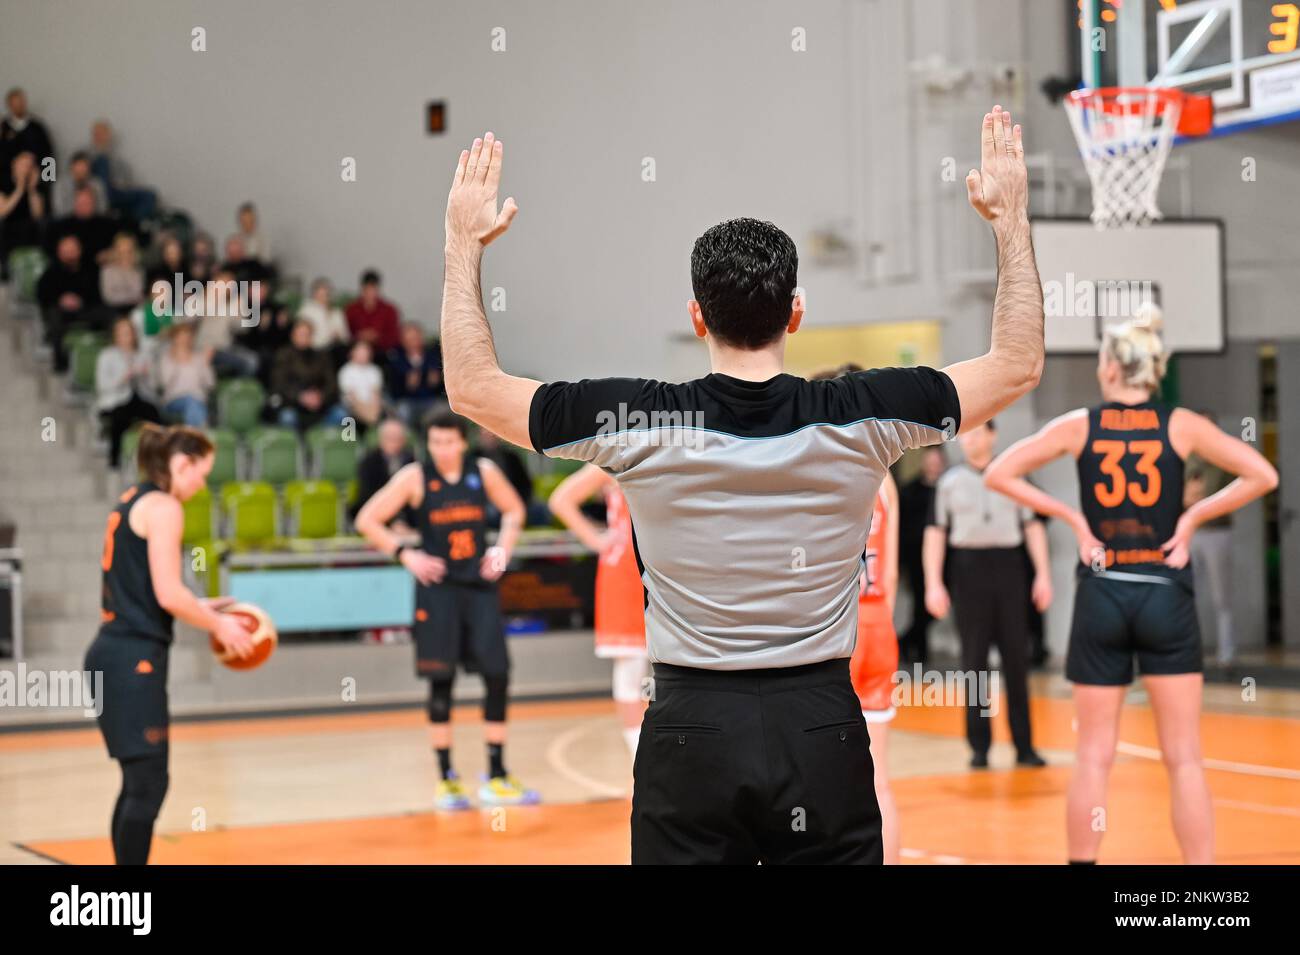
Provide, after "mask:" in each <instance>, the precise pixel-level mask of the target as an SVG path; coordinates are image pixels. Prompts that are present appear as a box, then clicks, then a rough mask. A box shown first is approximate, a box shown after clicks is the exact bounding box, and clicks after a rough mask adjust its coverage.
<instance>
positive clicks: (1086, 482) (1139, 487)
mask: <svg viewBox="0 0 1300 955" xmlns="http://www.w3.org/2000/svg"><path fill="white" fill-rule="evenodd" d="M1172 413H1173V408H1171V407H1169V406H1168V405H1165V404H1162V403H1160V402H1154V401H1148V402H1144V403H1142V404H1137V405H1124V404H1118V403H1116V402H1109V403H1106V404H1102V405H1098V406H1096V407H1094V408H1090V409H1088V438H1087V441H1086V442H1085V443H1084V446H1083V451H1082V452H1081V453H1080V455H1079V461H1078V467H1079V494H1080V497H1081V498H1082V500H1083V516H1084V517H1085V518H1087V520H1088V526H1089V527H1090V528H1091V529H1092V533H1093V534H1094V535H1095V536H1096V537H1097V539H1098V540H1099V541H1101V542H1102V544H1104V545H1105V547H1106V568H1107V569H1108V570H1124V569H1125V568H1134V569H1139V570H1143V571H1146V572H1148V573H1149V572H1151V571H1152V570H1154V569H1157V568H1158V569H1159V570H1160V572H1161V573H1162V574H1168V573H1172V572H1171V571H1170V569H1169V568H1168V567H1166V566H1165V563H1164V559H1165V555H1164V552H1163V551H1162V550H1161V549H1160V546H1161V545H1162V544H1163V543H1164V542H1165V541H1167V540H1169V538H1170V537H1172V536H1173V535H1174V530H1175V528H1176V527H1177V526H1178V518H1179V517H1181V516H1182V513H1183V459H1182V458H1181V457H1179V456H1178V454H1177V452H1175V451H1174V449H1173V448H1172V447H1171V446H1170V444H1169V417H1170V415H1171V414H1172Z"/></svg>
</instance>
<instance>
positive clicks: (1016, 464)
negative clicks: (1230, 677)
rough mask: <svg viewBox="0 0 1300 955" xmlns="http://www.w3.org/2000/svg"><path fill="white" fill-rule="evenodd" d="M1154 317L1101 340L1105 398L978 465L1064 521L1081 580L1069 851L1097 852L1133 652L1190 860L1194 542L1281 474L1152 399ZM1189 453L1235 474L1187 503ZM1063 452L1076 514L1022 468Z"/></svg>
mask: <svg viewBox="0 0 1300 955" xmlns="http://www.w3.org/2000/svg"><path fill="white" fill-rule="evenodd" d="M1160 319H1161V316H1160V312H1159V309H1158V308H1156V307H1155V306H1151V305H1148V306H1144V307H1143V308H1142V309H1141V310H1140V311H1139V313H1138V315H1137V316H1136V317H1135V318H1134V319H1133V320H1132V321H1129V322H1126V323H1124V324H1122V325H1119V326H1116V327H1114V328H1112V329H1110V330H1109V331H1107V332H1106V334H1105V335H1104V337H1103V339H1102V345H1101V355H1100V360H1099V361H1098V363H1097V380H1098V381H1099V382H1100V384H1101V398H1102V402H1101V404H1099V405H1096V406H1094V407H1092V408H1080V409H1078V410H1076V411H1072V412H1070V413H1068V414H1065V415H1062V416H1061V417H1059V418H1057V419H1056V420H1054V421H1051V422H1049V423H1048V424H1047V425H1046V426H1045V427H1044V428H1043V430H1042V431H1040V432H1039V433H1038V434H1036V435H1034V436H1033V437H1030V438H1026V439H1025V440H1023V441H1021V442H1019V443H1018V444H1015V445H1013V446H1012V447H1010V448H1008V449H1007V450H1006V452H1004V453H1003V454H1002V455H1001V456H1000V457H999V458H998V459H997V460H996V461H994V462H993V463H992V464H990V465H989V467H988V470H987V471H986V472H985V482H986V483H987V485H988V486H989V487H990V488H993V489H994V490H997V491H1000V492H1002V493H1003V494H1007V495H1009V496H1011V497H1012V498H1014V499H1016V500H1017V501H1019V502H1021V503H1022V504H1025V505H1027V506H1028V507H1031V508H1033V509H1034V510H1036V511H1038V512H1039V513H1041V514H1047V515H1050V516H1052V517H1058V518H1060V519H1061V520H1063V521H1065V522H1066V523H1068V524H1069V525H1070V527H1071V528H1073V530H1074V533H1075V536H1076V537H1077V538H1078V541H1079V557H1080V561H1081V562H1080V565H1079V585H1078V590H1077V593H1076V596H1075V603H1074V622H1073V626H1072V628H1071V631H1070V646H1069V651H1068V654H1067V659H1066V667H1065V673H1066V677H1067V678H1068V679H1069V680H1070V682H1071V683H1073V684H1074V700H1075V706H1076V709H1077V711H1078V727H1079V729H1078V732H1079V740H1078V755H1077V760H1076V762H1075V770H1074V776H1073V778H1072V779H1071V782H1070V789H1069V795H1068V799H1067V806H1066V813H1067V820H1066V827H1067V837H1068V841H1069V851H1070V859H1071V861H1073V862H1080V863H1091V862H1095V861H1096V857H1097V850H1098V848H1099V846H1100V844H1101V836H1102V832H1103V831H1104V829H1105V826H1104V824H1102V825H1098V822H1099V819H1100V818H1102V817H1099V816H1098V813H1103V814H1104V812H1105V804H1106V783H1107V777H1108V776H1109V773H1110V767H1111V763H1112V761H1113V759H1114V756H1115V746H1116V742H1117V739H1118V733H1119V718H1120V709H1121V707H1122V705H1123V702H1124V694H1125V692H1126V690H1127V687H1128V685H1129V683H1131V682H1132V679H1133V657H1134V656H1135V655H1136V657H1137V663H1138V672H1139V673H1140V674H1141V676H1142V679H1143V683H1144V684H1145V686H1146V690H1147V693H1148V694H1149V696H1150V698H1151V706H1152V709H1153V710H1154V711H1155V718H1156V731H1157V733H1158V735H1159V737H1160V749H1161V752H1162V754H1163V757H1164V762H1165V768H1166V770H1167V772H1168V773H1169V783H1170V791H1171V796H1172V815H1173V825H1174V832H1175V834H1176V835H1177V837H1178V842H1179V845H1180V846H1181V848H1182V853H1183V859H1184V861H1186V862H1188V863H1208V862H1210V861H1211V859H1212V857H1213V851H1214V825H1213V817H1212V810H1211V807H1210V792H1209V789H1208V787H1207V786H1206V783H1205V774H1204V771H1203V769H1202V767H1201V744H1200V726H1199V721H1200V705H1201V683H1202V677H1201V638H1200V633H1199V631H1198V628H1197V623H1196V603H1195V599H1194V596H1193V592H1192V576H1191V568H1190V567H1188V555H1189V546H1190V542H1191V539H1192V535H1193V534H1194V533H1195V532H1196V529H1197V528H1198V527H1200V526H1201V525H1202V524H1204V523H1205V522H1206V521H1209V520H1213V519H1214V518H1216V517H1219V516H1221V515H1223V514H1227V513H1229V512H1230V511H1234V510H1236V509H1237V508H1239V507H1242V506H1243V505H1245V504H1247V503H1248V502H1250V501H1253V500H1254V499H1255V498H1257V497H1260V496H1261V495H1263V494H1267V493H1268V492H1269V491H1270V490H1272V489H1273V488H1274V487H1276V486H1277V472H1276V471H1275V470H1274V469H1273V467H1272V465H1270V464H1269V463H1268V461H1266V460H1265V459H1264V457H1263V456H1262V455H1261V454H1260V453H1259V452H1258V451H1256V450H1255V449H1254V448H1252V447H1250V446H1249V445H1248V444H1246V443H1245V442H1243V441H1239V440H1237V439H1236V438H1233V437H1229V436H1228V435H1226V434H1224V433H1223V432H1222V431H1220V430H1219V429H1218V428H1217V427H1216V426H1215V425H1214V423H1213V422H1211V421H1210V420H1209V419H1207V418H1203V417H1201V416H1200V415H1198V414H1195V413H1193V412H1190V411H1188V410H1186V409H1184V408H1171V407H1169V406H1167V405H1164V404H1162V403H1160V402H1158V401H1155V400H1153V399H1152V397H1151V396H1152V393H1153V392H1154V391H1155V390H1156V388H1157V387H1158V386H1159V384H1160V379H1161V378H1162V377H1163V376H1164V373H1165V362H1166V354H1165V351H1164V345H1163V343H1162V341H1161V339H1160V334H1159V333H1160V324H1161V321H1160ZM1192 453H1195V454H1197V455H1199V456H1200V457H1201V458H1203V459H1204V460H1206V461H1208V462H1210V463H1211V464H1213V465H1215V466H1216V467H1220V468H1222V469H1223V470H1224V471H1227V472H1228V473H1230V474H1235V475H1237V478H1236V480H1234V481H1232V483H1230V484H1228V485H1227V486H1226V487H1224V488H1223V489H1222V490H1220V491H1219V492H1218V493H1217V494H1213V495H1211V496H1209V497H1207V498H1204V499H1203V500H1200V501H1198V502H1197V503H1195V504H1193V505H1192V506H1191V507H1189V508H1187V509H1186V510H1183V461H1184V459H1185V458H1186V457H1187V456H1188V455H1189V454H1192ZM1063 454H1068V455H1071V456H1072V457H1074V458H1075V459H1076V460H1077V462H1078V473H1079V492H1080V496H1081V498H1082V509H1081V511H1080V510H1075V509H1074V508H1073V507H1070V506H1069V505H1067V504H1065V503H1063V502H1061V501H1057V500H1054V499H1053V498H1052V497H1050V496H1049V495H1047V494H1046V493H1044V492H1043V491H1040V490H1038V489H1036V488H1035V487H1034V486H1033V485H1031V484H1030V483H1029V482H1028V481H1026V480H1025V478H1024V476H1025V475H1026V474H1028V473H1030V472H1031V471H1034V470H1037V469H1038V468H1040V467H1042V466H1043V465H1045V464H1046V463H1047V462H1049V461H1051V460H1053V459H1054V458H1057V457H1060V456H1061V455H1063Z"/></svg>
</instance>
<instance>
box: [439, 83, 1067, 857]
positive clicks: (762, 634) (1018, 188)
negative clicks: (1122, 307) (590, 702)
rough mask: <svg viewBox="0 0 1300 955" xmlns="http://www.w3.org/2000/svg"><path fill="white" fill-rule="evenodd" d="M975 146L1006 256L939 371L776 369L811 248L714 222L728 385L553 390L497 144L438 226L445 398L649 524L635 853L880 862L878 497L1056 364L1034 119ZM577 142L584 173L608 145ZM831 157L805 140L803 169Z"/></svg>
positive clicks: (714, 314)
mask: <svg viewBox="0 0 1300 955" xmlns="http://www.w3.org/2000/svg"><path fill="white" fill-rule="evenodd" d="M981 139H982V151H981V169H980V170H979V171H975V170H972V171H971V173H970V174H969V176H968V177H967V182H966V184H967V191H968V193H969V196H970V200H971V203H972V205H974V207H975V208H976V209H977V210H978V211H979V212H980V214H981V215H982V216H984V217H985V218H986V219H987V220H989V221H990V222H991V224H992V228H993V233H994V237H995V238H996V240H997V247H998V291H997V295H996V299H995V302H994V308H993V311H994V317H993V330H992V344H991V347H990V349H989V351H988V352H987V353H986V354H984V355H982V356H980V357H978V358H974V359H972V360H970V361H965V362H960V363H958V364H955V365H951V366H949V367H948V368H946V369H944V370H942V371H938V370H935V369H932V368H885V369H875V370H872V371H867V372H859V373H856V374H850V375H845V376H844V377H842V378H837V379H835V380H833V381H807V380H805V379H803V378H797V377H795V376H793V375H787V374H783V373H782V369H783V367H784V360H785V341H786V336H787V335H789V334H791V333H794V332H796V331H797V330H798V329H799V326H800V323H801V322H802V320H803V315H804V301H803V296H802V295H800V294H797V285H798V276H797V272H798V254H797V252H796V250H795V247H794V243H793V242H792V241H791V240H790V237H789V236H787V235H786V234H785V233H784V232H782V231H781V230H780V229H778V228H777V227H776V226H774V225H772V224H771V223H768V222H759V221H757V220H754V219H733V220H731V221H728V222H724V223H721V224H719V225H717V226H714V227H713V228H711V229H709V230H707V231H706V232H705V233H704V235H702V236H701V237H700V238H699V239H698V240H697V241H696V243H695V247H694V249H693V250H692V253H691V284H692V288H693V291H694V293H695V298H694V299H693V300H691V301H690V302H689V304H688V312H689V315H690V319H691V326H692V328H693V330H694V332H695V334H696V335H697V336H698V337H700V338H701V339H702V340H704V342H705V343H706V345H707V346H708V348H709V357H710V362H711V364H712V367H713V373H712V374H710V375H707V376H705V377H703V378H700V379H697V380H695V381H689V382H684V383H680V384H671V383H666V382H658V381H650V380H646V379H636V378H621V379H620V378H613V379H609V378H607V379H588V380H585V381H579V382H572V383H570V382H552V383H550V384H545V385H543V384H542V383H541V382H539V381H535V380H531V379H528V378H521V377H517V376H514V375H510V374H507V373H506V372H505V371H503V370H502V369H501V367H500V365H499V363H498V362H497V357H496V351H495V348H494V346H493V342H492V331H491V328H490V327H489V325H488V322H487V316H486V314H485V312H484V310H483V302H482V293H481V288H480V274H479V273H480V266H481V264H482V256H483V249H484V247H485V246H486V245H488V244H489V243H491V242H492V241H494V240H495V239H496V238H497V237H498V236H500V235H501V234H503V233H504V232H505V231H506V229H507V228H508V227H509V226H510V223H511V222H512V220H513V219H514V216H515V215H516V213H517V211H518V209H517V206H516V205H515V202H514V200H513V199H506V201H505V203H504V204H503V205H502V206H501V208H500V209H499V210H498V208H497V191H498V186H499V184H500V178H501V160H502V147H501V144H500V143H499V142H494V140H493V138H492V135H491V134H490V133H489V134H487V135H486V136H484V137H483V139H481V140H476V141H475V143H474V145H473V149H472V150H465V151H463V152H462V153H461V156H460V161H459V164H458V166H457V169H456V173H455V177H454V179H453V183H452V187H451V191H450V194H449V196H448V200H447V214H446V220H445V227H446V247H445V272H444V276H445V277H444V285H443V300H442V347H443V354H444V357H445V360H446V370H447V372H446V385H447V396H448V399H449V400H450V402H451V404H452V407H453V408H455V409H457V410H458V411H460V412H461V413H464V414H466V415H468V416H469V417H470V418H472V419H473V420H475V421H478V422H480V423H481V424H482V425H483V426H484V427H486V428H488V429H489V430H491V431H494V432H496V433H497V434H499V435H502V436H503V437H505V438H506V439H507V440H511V441H514V442H515V443H517V444H523V443H525V442H527V443H528V444H529V445H531V446H532V447H533V448H535V449H537V450H538V451H541V452H543V453H545V454H548V455H551V456H558V457H565V458H571V459H576V460H581V461H587V462H589V463H592V464H595V465H597V466H598V467H600V468H601V469H602V470H603V471H605V472H606V473H609V474H611V475H613V476H614V477H615V479H616V480H618V482H619V486H620V487H621V488H622V490H623V493H624V494H625V495H626V497H627V502H628V507H629V510H630V511H631V514H632V520H633V523H634V525H635V527H636V529H637V552H638V556H639V558H640V560H641V564H642V566H643V573H642V582H643V585H644V586H645V590H646V615H645V620H646V642H647V646H648V647H649V654H650V659H651V661H652V662H653V663H654V678H653V691H652V694H651V701H650V708H649V710H648V711H647V713H646V717H645V719H644V720H643V722H642V726H641V741H640V744H639V746H638V748H637V758H636V764H635V766H634V767H633V774H634V777H635V787H634V791H633V797H632V825H631V830H632V861H633V862H634V863H673V862H681V863H687V862H693V863H702V862H715V863H726V862H731V863H751V864H752V863H756V862H765V863H769V864H775V863H833V862H851V863H877V864H878V863H880V862H881V860H882V855H883V850H882V842H881V823H880V812H879V808H878V806H877V803H876V794H875V787H874V779H873V770H872V761H871V752H870V743H869V739H868V733H867V728H866V725H865V723H864V722H863V719H862V709H861V703H860V701H859V700H858V698H857V694H856V693H854V691H853V685H852V682H851V680H850V674H849V658H850V656H851V654H852V651H853V644H854V641H855V639H856V637H857V626H856V610H857V598H858V586H859V582H858V579H859V573H860V571H861V568H862V555H863V544H864V542H865V541H866V539H867V531H868V526H867V525H868V522H869V520H870V515H869V510H868V508H867V507H866V506H864V505H865V503H866V501H869V500H872V499H874V497H875V496H876V492H877V489H878V488H879V486H880V483H881V481H882V480H883V478H884V474H885V472H886V471H887V470H888V468H889V466H890V465H891V464H892V463H893V462H894V461H896V460H897V459H898V458H899V457H900V456H901V455H902V454H903V453H904V452H905V451H907V450H908V449H910V448H915V447H920V446H923V445H927V444H935V443H938V442H939V441H941V440H943V439H944V438H945V437H947V436H950V435H951V434H953V433H955V432H956V431H958V430H959V429H960V428H962V427H970V426H974V425H978V424H980V423H981V422H983V421H986V420H988V418H989V417H990V416H992V415H993V414H995V413H997V411H999V410H1000V409H1001V408H1003V407H1005V406H1006V405H1008V404H1010V403H1011V402H1012V401H1014V400H1015V399H1017V398H1018V397H1020V396H1021V395H1023V394H1025V393H1026V392H1027V391H1029V390H1030V389H1031V388H1033V387H1034V385H1035V384H1037V382H1038V379H1039V376H1040V374H1041V371H1042V363H1043V300H1042V288H1041V286H1040V284H1039V281H1038V275H1037V268H1036V266H1035V264H1034V256H1033V249H1032V245H1031V242H1030V233H1029V219H1028V212H1027V208H1026V200H1027V195H1028V184H1027V175H1026V170H1025V164H1024V150H1023V147H1022V143H1021V134H1020V128H1019V127H1013V126H1012V124H1011V120H1010V117H1009V116H1008V115H1007V114H1006V113H1004V112H1003V111H1002V110H1001V108H1000V107H995V108H994V110H993V111H992V112H991V113H988V114H986V115H985V117H984V124H983V133H982V138H981ZM729 145H732V146H733V147H734V144H729ZM584 146H585V147H586V148H580V149H578V150H575V154H574V156H573V163H572V166H573V173H572V175H573V177H574V182H575V184H576V183H579V182H580V181H581V177H582V176H583V174H584V173H583V168H582V167H583V165H584V163H586V162H590V161H594V157H596V156H597V155H599V153H600V151H601V147H602V143H601V142H600V141H599V139H598V138H596V139H593V141H592V142H591V143H589V144H584ZM833 148H834V146H833V143H831V142H830V141H827V142H825V143H820V144H814V145H813V146H812V147H811V148H810V149H809V151H808V152H809V174H810V175H815V174H816V165H817V160H816V157H817V155H818V154H819V150H824V149H833ZM588 153H589V154H590V155H588ZM577 188H579V189H580V188H581V187H580V186H577ZM592 241H599V239H598V237H595V236H593V238H592ZM580 251H581V250H575V254H580Z"/></svg>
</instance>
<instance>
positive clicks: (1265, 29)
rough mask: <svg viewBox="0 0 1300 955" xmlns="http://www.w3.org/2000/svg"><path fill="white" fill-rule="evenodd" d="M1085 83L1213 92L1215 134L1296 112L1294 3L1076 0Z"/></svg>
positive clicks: (1298, 77)
mask: <svg viewBox="0 0 1300 955" xmlns="http://www.w3.org/2000/svg"><path fill="white" fill-rule="evenodd" d="M1072 6H1073V7H1074V12H1075V15H1076V18H1077V25H1078V27H1079V30H1080V52H1081V58H1082V63H1081V65H1082V75H1083V84H1084V86H1088V87H1098V86H1170V87H1175V88H1177V89H1181V90H1184V91H1186V92H1189V93H1203V94H1209V95H1210V96H1211V97H1212V98H1213V100H1214V128H1213V132H1212V133H1211V134H1210V135H1212V136H1217V135H1223V134H1225V133H1232V132H1239V131H1242V130H1245V129H1251V128H1255V127H1258V126H1262V125H1269V124H1273V123H1284V122H1292V121H1295V120H1297V119H1300V45H1298V43H1297V41H1298V40H1300V2H1295V3H1279V2H1276V0H1190V2H1183V0H1074V2H1073V4H1072Z"/></svg>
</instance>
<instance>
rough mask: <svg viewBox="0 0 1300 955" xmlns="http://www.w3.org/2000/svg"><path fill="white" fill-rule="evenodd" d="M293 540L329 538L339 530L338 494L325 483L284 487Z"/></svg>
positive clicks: (298, 483) (331, 485)
mask: <svg viewBox="0 0 1300 955" xmlns="http://www.w3.org/2000/svg"><path fill="white" fill-rule="evenodd" d="M284 502H285V505H286V509H287V511H288V515H289V530H290V532H291V533H292V534H293V536H294V537H310V538H322V537H333V536H335V535H336V534H337V533H338V531H339V492H338V488H337V487H336V486H335V485H334V484H332V483H331V482H329V481H291V482H289V483H288V484H287V485H285V488H284Z"/></svg>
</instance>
